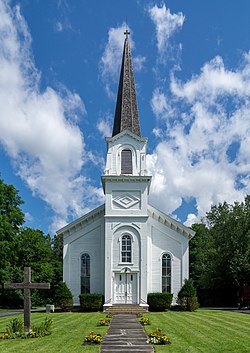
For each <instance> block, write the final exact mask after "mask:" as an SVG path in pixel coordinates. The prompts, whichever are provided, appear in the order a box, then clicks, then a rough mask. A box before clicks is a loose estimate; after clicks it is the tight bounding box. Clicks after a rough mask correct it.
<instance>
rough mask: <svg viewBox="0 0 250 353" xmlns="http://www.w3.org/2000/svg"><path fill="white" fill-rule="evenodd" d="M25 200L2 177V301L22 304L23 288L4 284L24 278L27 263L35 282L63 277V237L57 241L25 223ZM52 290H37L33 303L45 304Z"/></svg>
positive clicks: (0, 186) (1, 302)
mask: <svg viewBox="0 0 250 353" xmlns="http://www.w3.org/2000/svg"><path fill="white" fill-rule="evenodd" d="M22 204H23V201H22V199H21V197H20V196H19V195H18V190H16V189H15V188H14V186H12V185H7V184H6V183H4V181H3V180H2V179H0V305H7V306H19V305H22V301H23V293H22V291H21V290H4V288H3V284H4V283H5V282H22V281H23V268H24V267H26V266H30V267H31V269H32V281H33V282H50V283H51V286H52V288H53V287H54V286H55V285H56V284H57V283H58V282H59V281H60V280H62V239H60V241H59V239H56V242H55V244H54V243H53V241H52V240H51V238H50V236H49V235H45V234H44V233H43V232H42V231H41V230H38V229H32V228H27V227H25V226H24V214H23V212H22V210H21V208H20V206H21V205H22ZM57 243H58V244H57ZM48 292H49V291H43V290H39V291H38V290H33V291H32V304H33V305H41V304H45V302H46V298H47V297H48V295H49V293H48ZM51 292H52V293H53V290H52V291H51Z"/></svg>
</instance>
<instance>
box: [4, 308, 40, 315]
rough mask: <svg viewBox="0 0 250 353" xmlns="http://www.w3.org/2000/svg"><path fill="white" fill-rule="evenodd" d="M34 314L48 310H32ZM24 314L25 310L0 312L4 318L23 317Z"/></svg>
mask: <svg viewBox="0 0 250 353" xmlns="http://www.w3.org/2000/svg"><path fill="white" fill-rule="evenodd" d="M31 312H32V313H36V312H41V313H42V312H46V308H39V309H31ZM21 314H23V309H20V310H11V311H0V317H3V316H14V315H21Z"/></svg>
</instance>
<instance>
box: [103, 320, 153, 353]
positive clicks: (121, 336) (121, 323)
mask: <svg viewBox="0 0 250 353" xmlns="http://www.w3.org/2000/svg"><path fill="white" fill-rule="evenodd" d="M146 341H147V335H146V333H145V331H144V329H143V327H142V325H141V324H140V323H139V322H138V321H137V318H136V315H132V314H117V315H114V316H113V319H112V321H111V324H110V328H109V331H108V333H107V334H106V335H105V336H104V337H103V343H102V344H101V350H100V353H106V352H109V353H118V352H119V353H120V352H127V353H129V352H133V353H153V352H154V348H153V346H151V345H149V344H148V343H146Z"/></svg>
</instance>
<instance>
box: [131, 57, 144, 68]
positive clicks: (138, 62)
mask: <svg viewBox="0 0 250 353" xmlns="http://www.w3.org/2000/svg"><path fill="white" fill-rule="evenodd" d="M145 62H146V57H145V56H141V55H138V56H136V57H135V58H134V59H133V66H134V70H135V71H141V70H142V69H143V67H144V64H145Z"/></svg>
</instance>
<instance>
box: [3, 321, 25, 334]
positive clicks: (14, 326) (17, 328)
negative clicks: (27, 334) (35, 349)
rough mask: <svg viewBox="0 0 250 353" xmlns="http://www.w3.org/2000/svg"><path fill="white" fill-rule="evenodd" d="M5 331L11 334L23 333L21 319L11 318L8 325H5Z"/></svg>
mask: <svg viewBox="0 0 250 353" xmlns="http://www.w3.org/2000/svg"><path fill="white" fill-rule="evenodd" d="M6 333H7V334H8V335H9V336H11V335H20V336H21V335H22V334H23V333H24V325H23V321H22V320H20V319H17V318H16V319H13V320H11V321H10V323H9V325H8V326H7V327H6Z"/></svg>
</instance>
